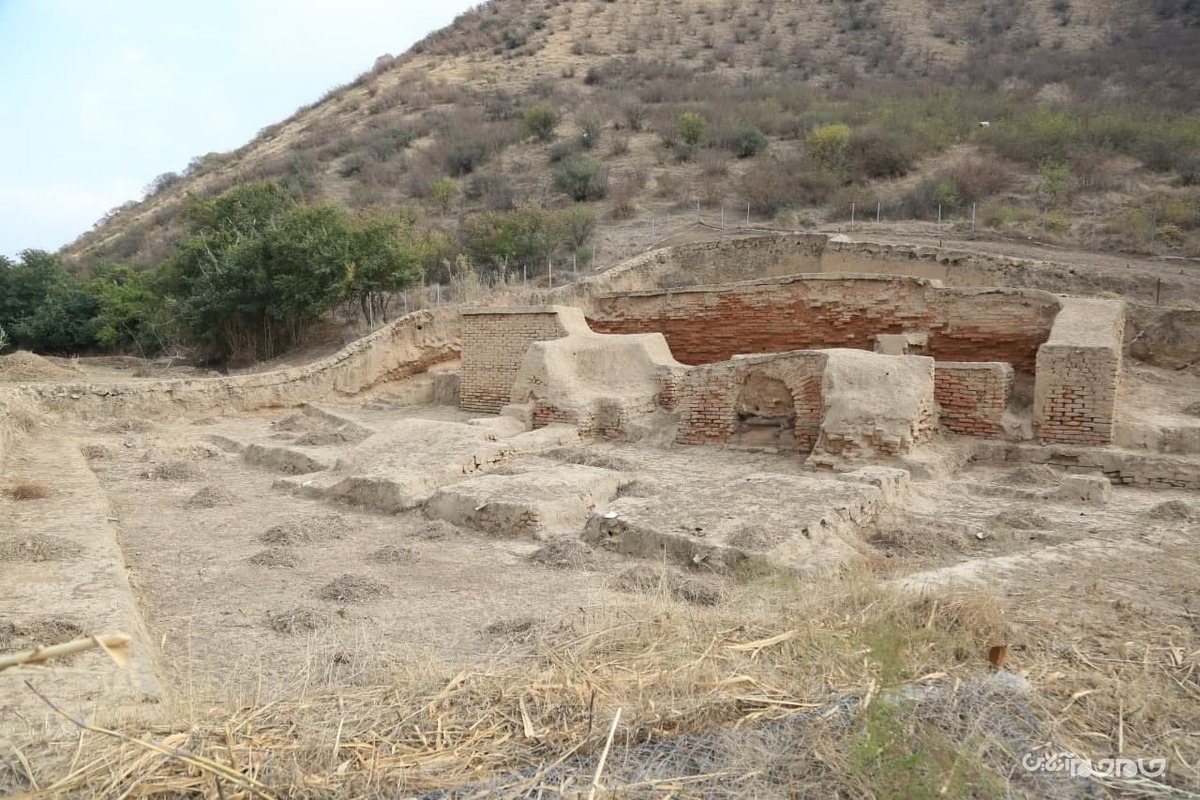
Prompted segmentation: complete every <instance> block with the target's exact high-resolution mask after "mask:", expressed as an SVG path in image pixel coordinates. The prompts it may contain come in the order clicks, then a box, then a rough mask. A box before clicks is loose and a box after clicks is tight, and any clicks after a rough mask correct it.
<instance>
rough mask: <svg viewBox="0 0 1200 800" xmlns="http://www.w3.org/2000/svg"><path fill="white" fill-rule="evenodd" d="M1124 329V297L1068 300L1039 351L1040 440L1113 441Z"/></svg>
mask: <svg viewBox="0 0 1200 800" xmlns="http://www.w3.org/2000/svg"><path fill="white" fill-rule="evenodd" d="M1124 328H1125V312H1124V304H1123V303H1122V301H1120V300H1107V299H1105V300H1100V299H1083V298H1077V297H1071V298H1063V309H1062V311H1061V312H1060V313H1059V315H1058V319H1057V320H1056V321H1055V325H1054V330H1053V331H1052V332H1051V335H1050V339H1049V341H1047V342H1046V343H1045V344H1043V345H1042V346H1041V347H1040V348H1039V349H1038V355H1037V379H1036V382H1035V384H1034V394H1033V432H1034V436H1035V438H1037V439H1038V440H1039V441H1042V442H1047V443H1051V442H1053V443H1062V444H1081V445H1086V444H1108V443H1110V442H1112V438H1113V417H1114V415H1115V413H1116V404H1117V391H1118V384H1119V381H1120V374H1121V350H1122V336H1123V333H1124Z"/></svg>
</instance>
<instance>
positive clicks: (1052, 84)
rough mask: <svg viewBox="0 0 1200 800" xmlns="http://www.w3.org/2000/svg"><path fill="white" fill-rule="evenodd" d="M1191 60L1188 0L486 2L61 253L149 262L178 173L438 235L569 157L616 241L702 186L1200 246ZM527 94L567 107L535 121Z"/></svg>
mask: <svg viewBox="0 0 1200 800" xmlns="http://www.w3.org/2000/svg"><path fill="white" fill-rule="evenodd" d="M373 57H374V54H364V65H366V64H368V63H370V61H371V59H372V58H373ZM1198 77H1200V10H1198V9H1197V8H1196V5H1195V4H1194V3H1192V2H1187V1H1186V0H1155V1H1154V2H1142V1H1141V0H1073V1H1072V0H965V1H964V2H948V0H820V1H819V2H807V3H787V2H778V0H682V1H677V2H667V1H666V0H493V2H489V3H486V4H485V5H483V6H481V7H480V8H478V9H475V10H473V11H470V12H468V13H466V14H464V15H462V16H461V17H460V18H459V19H458V20H456V21H455V22H454V24H452V25H451V26H449V27H448V28H446V29H444V30H441V31H438V32H436V33H433V34H431V35H430V36H429V37H428V38H426V39H425V40H424V41H422V42H420V43H419V44H418V45H416V46H415V47H414V48H413V49H412V50H411V51H410V52H408V53H405V54H403V55H401V56H399V57H395V58H393V57H392V56H390V55H388V56H381V57H379V58H378V60H377V61H375V65H374V67H373V68H372V69H370V70H369V71H368V72H365V73H364V74H362V75H361V76H359V77H358V78H357V79H355V80H353V81H352V82H351V83H349V84H347V85H345V86H342V87H340V88H338V89H335V90H333V91H331V92H329V93H328V94H327V95H326V96H325V97H323V98H321V99H320V100H318V101H317V102H315V103H314V104H313V105H311V106H308V107H305V108H302V109H299V110H298V111H297V112H296V113H295V114H294V115H293V116H292V117H290V118H289V119H287V120H285V121H283V122H280V123H278V124H276V125H271V126H269V127H267V128H265V129H263V130H262V131H261V132H260V133H259V135H258V136H257V137H256V138H255V139H254V140H253V141H251V142H250V143H248V144H247V145H245V146H244V147H242V148H240V149H238V150H237V151H235V152H232V153H210V154H207V155H201V156H197V157H196V158H195V159H193V161H192V162H191V163H190V164H189V165H187V167H186V169H184V170H182V172H181V173H179V174H174V173H171V174H167V175H164V176H160V178H159V179H156V181H155V182H154V184H153V185H152V187H151V188H150V190H149V195H148V197H147V198H146V199H144V200H143V201H142V202H131V203H129V204H126V205H125V206H121V207H120V208H118V209H114V210H113V211H112V212H110V213H109V214H108V215H107V216H106V217H105V219H103V220H101V221H100V222H98V223H97V225H96V227H95V228H94V229H93V230H92V231H90V232H87V233H85V234H83V235H82V236H80V237H79V239H78V240H77V241H76V242H75V243H74V244H72V245H71V246H70V247H69V248H68V251H67V252H68V254H69V255H71V256H75V257H80V258H82V260H83V261H84V263H89V262H97V261H101V260H117V261H127V262H132V263H136V264H142V265H147V266H149V265H154V264H157V263H158V262H160V261H161V260H162V259H163V258H164V257H165V256H166V255H168V254H169V253H170V252H171V248H172V245H173V242H174V241H175V240H176V238H177V237H178V235H179V234H178V227H177V225H176V217H177V214H178V211H179V209H180V208H181V204H182V202H183V201H184V200H185V199H186V197H187V195H188V194H189V193H196V192H201V193H209V194H212V193H218V192H221V191H223V190H226V189H228V188H230V187H232V186H234V185H236V184H238V183H241V182H245V181H248V180H262V179H266V180H275V181H279V182H281V183H282V184H283V185H284V186H286V187H287V188H289V190H291V191H292V192H294V193H295V194H296V195H297V196H299V197H302V198H304V199H306V200H312V201H315V200H333V201H336V202H338V203H341V204H344V205H346V206H348V207H350V208H354V209H366V208H377V207H390V206H396V205H401V204H419V205H420V206H421V207H422V209H423V212H424V214H425V218H426V221H427V223H428V224H430V225H432V226H435V227H440V228H443V229H444V230H446V231H447V233H448V234H449V235H450V238H451V239H453V238H454V236H455V234H456V232H457V231H458V226H459V225H460V224H461V222H462V220H463V219H464V218H465V217H466V216H468V215H471V214H473V213H476V212H480V211H485V210H493V211H497V210H498V211H503V210H508V209H511V208H513V207H515V206H519V205H521V204H529V203H534V204H540V205H545V206H562V205H569V204H570V203H571V202H572V200H571V198H570V197H569V196H568V195H567V194H565V193H564V191H563V190H564V181H563V180H562V179H561V178H560V177H559V173H562V172H563V171H564V170H568V169H570V168H573V167H574V168H578V167H579V165H580V163H583V164H585V165H590V166H585V170H586V169H590V170H591V172H589V173H587V177H586V178H585V179H584V180H585V185H584V188H583V190H582V191H581V192H579V194H580V195H582V196H583V197H584V198H585V200H584V202H585V204H586V205H587V206H588V207H590V208H592V209H593V210H594V211H595V214H596V219H597V222H598V224H599V226H600V232H601V233H602V234H603V235H604V236H606V237H608V238H607V239H606V241H613V240H614V237H615V240H619V239H620V237H621V234H622V231H631V230H635V229H636V230H642V229H644V228H646V227H648V226H652V222H651V220H653V219H660V218H664V217H665V216H666V215H668V214H669V213H670V212H671V211H672V210H674V211H675V212H676V213H679V212H680V211H681V210H682V209H693V208H695V207H696V204H697V203H698V204H699V205H700V206H701V209H702V211H703V210H707V211H708V213H709V218H712V219H716V218H717V216H718V215H724V214H725V213H726V212H728V214H729V215H730V218H731V219H732V218H735V217H736V218H738V219H742V218H744V217H745V216H746V215H747V207H748V208H749V215H750V216H752V217H753V218H754V219H755V220H758V221H763V220H769V219H772V218H774V217H776V216H777V215H779V214H780V213H781V212H796V211H799V212H800V213H799V215H798V216H797V215H796V214H794V213H793V214H792V215H791V216H789V217H787V218H786V223H789V224H792V225H795V224H816V223H820V222H822V221H828V220H842V219H846V218H847V217H848V215H849V207H850V205H851V203H857V207H858V208H860V209H861V208H863V207H869V208H872V209H874V208H876V205H877V204H880V205H879V207H880V208H881V209H882V210H883V211H884V213H885V214H886V215H888V216H890V217H891V218H893V219H896V218H907V219H930V218H932V217H933V216H934V215H936V211H935V209H936V207H937V206H939V205H940V206H943V207H944V208H945V211H946V214H947V216H954V215H955V214H957V215H958V217H959V218H965V217H966V216H967V215H968V214H969V213H970V211H969V209H970V208H972V207H973V205H974V206H975V207H978V208H979V210H980V213H981V217H980V219H981V223H982V226H983V227H986V228H989V229H996V230H1001V229H1005V228H1017V229H1020V228H1021V226H1023V225H1024V226H1026V227H1040V229H1041V233H1042V235H1043V236H1044V237H1047V238H1050V239H1053V238H1054V237H1055V236H1057V237H1059V238H1060V240H1062V241H1064V242H1069V243H1073V244H1082V245H1086V246H1089V247H1093V248H1098V249H1117V250H1141V251H1154V252H1173V253H1181V254H1184V255H1197V254H1200V232H1198V230H1197V229H1200V194H1198V187H1197V186H1196V184H1197V183H1200V178H1198V177H1197V176H1198V174H1200V155H1198V152H1200V118H1198V117H1197V116H1196V114H1195V112H1194V111H1193V110H1192V107H1193V106H1194V104H1195V102H1196V99H1197V98H1196V95H1195V91H1194V87H1195V85H1196V81H1197V78H1198ZM538 105H548V106H549V107H550V108H551V109H552V110H553V112H554V114H555V115H556V117H557V124H556V125H555V126H554V127H553V130H552V131H550V132H548V134H547V135H546V136H545V137H538V136H535V135H532V131H531V129H530V126H529V125H528V124H527V120H526V112H527V111H528V110H529V109H530V108H531V107H535V106H538ZM686 113H692V114H696V115H698V116H699V118H700V120H701V123H702V130H700V131H699V132H698V135H697V136H696V141H695V144H694V145H689V144H688V143H687V138H688V136H687V132H686V131H683V130H681V127H680V115H682V114H686ZM982 120H988V121H989V122H990V126H989V127H988V128H986V129H985V128H981V127H979V125H978V123H979V122H980V121H982ZM835 124H845V125H847V126H848V127H849V128H850V129H851V133H852V138H851V140H850V141H849V142H848V143H847V146H846V147H845V148H843V150H841V151H838V152H837V153H836V154H835V157H830V158H818V157H816V156H817V154H816V152H815V151H814V148H813V140H812V133H813V131H814V130H816V129H820V128H821V127H822V126H829V125H835ZM1030 137H1032V138H1030ZM1062 164H1065V165H1066V166H1067V167H1068V171H1067V172H1066V173H1065V174H1064V173H1062V172H1061V171H1060V172H1058V173H1055V172H1054V169H1055V168H1056V167H1057V166H1059V165H1062ZM1048 171H1049V172H1048ZM568 183H569V181H568ZM576 183H577V185H578V181H577V182H576ZM718 209H720V210H719V211H718ZM735 209H736V211H735ZM1021 232H1022V233H1024V231H1023V230H1022V231H1021Z"/></svg>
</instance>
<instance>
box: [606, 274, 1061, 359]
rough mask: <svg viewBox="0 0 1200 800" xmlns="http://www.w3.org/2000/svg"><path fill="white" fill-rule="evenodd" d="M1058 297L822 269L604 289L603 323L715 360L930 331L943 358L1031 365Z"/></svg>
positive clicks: (678, 354) (866, 346)
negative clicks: (725, 282) (658, 287)
mask: <svg viewBox="0 0 1200 800" xmlns="http://www.w3.org/2000/svg"><path fill="white" fill-rule="evenodd" d="M1057 310H1058V304H1057V301H1056V300H1055V299H1054V298H1053V297H1052V296H1050V295H1048V294H1045V293H1043V292H1027V291H1022V290H1013V289H1007V290H977V289H939V288H936V287H933V286H931V285H930V284H929V282H928V281H922V280H918V279H910V278H895V279H879V278H862V277H847V276H836V277H814V276H801V277H791V278H780V279H771V280H764V281H753V282H747V283H742V284H737V285H733V286H725V287H716V288H713V287H708V288H705V287H700V288H694V289H675V290H664V291H652V292H630V293H622V294H611V295H602V296H600V297H599V298H597V299H596V301H595V305H594V308H593V312H592V314H591V316H590V318H589V324H590V325H591V327H592V329H593V330H595V331H598V332H601V333H649V332H653V331H660V332H662V333H663V335H664V336H666V339H667V342H668V344H670V346H671V352H672V353H673V354H674V356H675V358H677V359H678V360H679V361H681V362H683V363H685V364H709V363H713V362H717V361H724V360H727V359H729V358H731V357H732V356H734V355H737V354H742V353H777V352H783V351H787V350H811V349H821V348H828V347H853V348H858V349H862V350H871V349H873V347H874V337H875V335H876V334H880V333H902V332H912V331H916V332H920V331H927V332H928V333H929V349H928V351H927V354H928V355H932V356H933V357H934V358H936V359H939V360H943V361H1004V362H1008V363H1010V364H1012V365H1013V367H1014V368H1015V369H1016V370H1018V371H1020V372H1024V373H1029V374H1032V373H1033V371H1034V367H1035V364H1036V359H1037V349H1038V346H1039V345H1040V344H1042V342H1044V341H1046V339H1047V338H1048V337H1049V333H1050V328H1051V325H1052V324H1053V321H1054V316H1055V314H1056V313H1057Z"/></svg>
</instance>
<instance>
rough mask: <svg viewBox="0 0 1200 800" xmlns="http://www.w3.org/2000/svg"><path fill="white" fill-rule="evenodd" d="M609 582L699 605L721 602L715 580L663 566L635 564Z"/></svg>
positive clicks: (627, 589)
mask: <svg viewBox="0 0 1200 800" xmlns="http://www.w3.org/2000/svg"><path fill="white" fill-rule="evenodd" d="M609 585H610V586H611V587H612V588H613V589H615V590H616V591H618V592H640V593H642V594H655V595H660V596H663V597H671V598H673V599H675V600H678V601H680V602H683V603H691V604H693V605H699V606H713V605H716V604H718V603H719V602H721V586H720V584H718V583H717V582H715V581H712V580H707V579H704V578H697V577H694V576H690V575H680V574H679V573H677V572H673V571H671V570H669V569H666V568H665V567H651V566H647V565H645V564H639V565H638V566H635V567H630V568H629V569H627V570H625V571H623V572H621V573H619V574H617V575H615V576H613V577H612V578H611V579H610V580H609Z"/></svg>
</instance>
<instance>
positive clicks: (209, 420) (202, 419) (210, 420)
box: [192, 417, 221, 425]
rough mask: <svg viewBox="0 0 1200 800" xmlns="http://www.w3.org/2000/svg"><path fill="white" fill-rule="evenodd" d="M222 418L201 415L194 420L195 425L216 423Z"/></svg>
mask: <svg viewBox="0 0 1200 800" xmlns="http://www.w3.org/2000/svg"><path fill="white" fill-rule="evenodd" d="M220 421H221V420H220V419H219V418H217V417H200V419H194V420H192V424H193V425H216V424H217V423H218V422H220Z"/></svg>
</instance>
